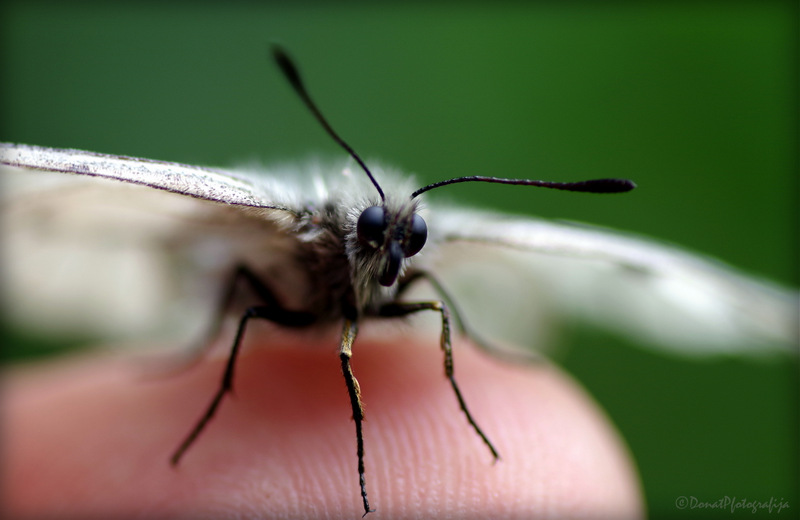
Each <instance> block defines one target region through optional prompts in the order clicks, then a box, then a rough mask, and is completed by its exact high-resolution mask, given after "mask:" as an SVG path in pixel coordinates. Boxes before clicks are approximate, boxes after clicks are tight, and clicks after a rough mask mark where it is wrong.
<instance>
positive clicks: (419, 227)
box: [403, 215, 428, 258]
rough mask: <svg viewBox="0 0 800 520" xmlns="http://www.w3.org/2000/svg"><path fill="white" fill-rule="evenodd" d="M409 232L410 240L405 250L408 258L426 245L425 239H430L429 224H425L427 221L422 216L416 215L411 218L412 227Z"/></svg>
mask: <svg viewBox="0 0 800 520" xmlns="http://www.w3.org/2000/svg"><path fill="white" fill-rule="evenodd" d="M408 233H409V235H408V241H407V242H406V246H405V249H404V251H403V252H404V253H405V256H406V258H408V257H409V256H414V255H416V254H417V253H419V251H420V249H422V246H424V245H425V241H426V240H427V239H428V226H427V224H425V221H424V220H422V217H420V216H419V215H414V218H413V219H412V220H411V229H410V230H409V232H408Z"/></svg>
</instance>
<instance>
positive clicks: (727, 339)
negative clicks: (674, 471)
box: [428, 210, 800, 355]
mask: <svg viewBox="0 0 800 520" xmlns="http://www.w3.org/2000/svg"><path fill="white" fill-rule="evenodd" d="M440 217H442V218H440V219H437V220H436V221H435V222H431V223H430V228H431V230H432V231H431V232H432V233H435V234H436V240H437V241H438V242H440V243H441V244H442V245H441V247H440V248H439V251H438V252H437V253H436V254H435V255H434V256H433V258H431V259H429V260H428V261H430V262H432V269H434V270H435V271H436V272H437V273H440V277H441V278H442V279H444V280H449V281H450V283H452V284H453V285H454V287H459V288H460V291H455V290H454V292H456V293H457V294H458V292H461V293H462V294H463V292H464V291H466V292H470V291H471V292H472V295H471V296H472V297H470V298H462V299H463V300H464V303H463V304H462V306H465V305H471V306H473V307H474V306H477V308H474V309H472V312H468V311H467V310H465V311H464V313H465V314H467V319H470V320H473V321H474V322H476V323H478V325H475V328H478V330H489V331H491V333H492V334H496V335H499V337H508V336H509V331H513V332H512V336H513V337H514V340H515V341H517V342H520V341H522V342H526V341H527V343H524V344H529V345H530V344H534V345H535V344H537V342H539V341H542V334H544V335H545V338H544V340H545V341H544V342H543V343H544V344H547V341H546V340H547V336H548V335H549V334H552V332H553V331H552V326H553V324H554V322H555V323H558V322H559V321H561V322H563V321H569V320H583V321H586V322H590V323H592V324H594V325H598V326H601V327H604V328H607V329H612V330H614V331H616V332H619V333H622V334H625V335H628V336H631V337H633V338H634V339H635V340H637V341H644V342H646V343H647V344H650V345H653V346H656V347H662V348H665V349H667V350H670V351H673V352H679V353H682V354H691V355H704V354H713V353H725V352H727V353H730V352H736V351H750V352H770V351H774V350H775V349H779V350H786V349H788V348H792V347H796V345H797V338H798V316H800V298H798V294H797V293H796V292H793V291H790V290H787V289H783V288H780V287H778V286H776V285H773V284H771V283H769V282H766V281H761V280H757V279H755V278H752V277H749V276H747V275H745V274H743V273H740V272H738V271H736V270H735V269H733V268H731V267H729V266H727V265H724V264H722V263H721V262H718V261H715V260H713V259H710V258H707V257H703V256H701V255H698V254H695V253H691V252H688V251H685V250H682V249H680V248H677V247H674V246H671V245H667V244H663V243H659V242H656V241H653V240H650V239H647V238H644V237H640V236H635V235H629V234H623V233H619V232H614V231H610V230H603V229H599V228H595V227H590V226H582V225H578V224H568V223H555V222H548V221H542V220H535V219H528V218H525V219H520V218H516V219H515V218H513V217H508V216H500V215H495V214H491V213H484V212H476V211H472V210H470V211H458V210H454V211H448V212H444V213H442V214H441V215H440ZM431 218H433V217H431ZM497 324H499V325H500V326H499V327H498V326H497ZM531 342H532V343H531Z"/></svg>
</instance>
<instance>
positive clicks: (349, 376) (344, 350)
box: [339, 319, 374, 516]
mask: <svg viewBox="0 0 800 520" xmlns="http://www.w3.org/2000/svg"><path fill="white" fill-rule="evenodd" d="M357 333H358V326H357V324H356V322H355V321H353V320H349V319H346V320H345V321H344V329H343V330H342V343H341V346H340V348H339V359H340V360H341V362H342V374H344V382H345V384H346V385H347V393H348V394H349V395H350V407H351V408H352V409H353V421H355V423H356V444H357V448H356V452H357V454H358V483H359V485H360V486H361V500H362V501H363V502H364V514H363V515H362V516H367V513H371V512H372V511H374V510H373V509H370V508H369V500H368V499H367V479H366V477H365V476H364V434H363V431H362V423H363V421H364V402H363V401H362V400H361V387H360V386H359V384H358V379H356V376H354V375H353V369H352V368H351V367H350V358H351V357H352V356H353V342H354V341H355V339H356V334H357Z"/></svg>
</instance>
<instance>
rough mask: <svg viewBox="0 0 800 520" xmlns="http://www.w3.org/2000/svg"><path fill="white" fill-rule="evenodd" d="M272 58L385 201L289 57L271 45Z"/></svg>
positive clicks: (364, 166)
mask: <svg viewBox="0 0 800 520" xmlns="http://www.w3.org/2000/svg"><path fill="white" fill-rule="evenodd" d="M272 57H273V58H275V61H276V62H277V63H278V66H279V67H280V68H281V71H283V75H284V76H286V79H287V80H289V83H291V85H292V88H294V91H295V92H297V95H298V96H300V99H302V100H303V103H305V104H306V107H308V109H309V110H310V111H311V113H312V114H314V117H316V118H317V121H319V123H320V124H321V125H322V127H323V128H324V129H325V131H326V132H328V135H330V136H331V137H332V138H333V140H334V141H336V142H337V143H339V146H341V147H342V148H344V149H345V150H346V151H347V153H349V154H350V157H352V158H353V159H355V160H356V162H357V163H358V164H359V166H361V168H362V169H363V170H364V172H365V173H366V174H367V177H369V180H370V181H372V184H373V185H374V186H375V189H376V190H378V195H380V196H381V200H386V197H385V196H384V195H383V190H382V189H381V187H380V186H379V185H378V182H377V181H376V180H375V177H373V176H372V173H371V172H370V171H369V168H367V165H366V164H364V161H362V160H361V157H359V156H358V154H357V153H356V152H355V150H353V149H352V148H351V147H350V145H349V144H347V143H346V142H345V141H344V139H342V138H341V137H339V134H337V133H336V131H334V129H333V128H332V127H331V125H330V124H329V123H328V121H327V119H325V117H324V116H323V115H322V112H320V111H319V109H318V108H317V105H316V103H314V101H313V100H312V99H311V96H309V95H308V91H307V90H306V87H305V85H304V84H303V80H302V79H301V78H300V72H299V71H298V70H297V67H296V66H295V64H294V62H293V61H292V59H291V58H289V55H288V54H286V51H284V50H283V49H282V48H281V47H280V46H278V45H272Z"/></svg>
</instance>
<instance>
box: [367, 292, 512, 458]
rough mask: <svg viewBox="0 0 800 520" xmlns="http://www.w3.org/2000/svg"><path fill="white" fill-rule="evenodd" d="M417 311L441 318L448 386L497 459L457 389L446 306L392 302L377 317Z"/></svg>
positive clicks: (496, 454)
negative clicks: (431, 312)
mask: <svg viewBox="0 0 800 520" xmlns="http://www.w3.org/2000/svg"><path fill="white" fill-rule="evenodd" d="M419 311H436V312H438V313H439V314H440V315H441V316H442V336H441V348H442V351H443V352H444V374H445V376H446V377H447V379H448V380H449V381H450V386H452V387H453V391H454V392H455V394H456V398H457V399H458V406H459V407H460V408H461V411H462V412H464V415H466V416H467V421H468V422H469V424H470V425H472V428H473V429H474V430H475V432H476V433H477V434H478V435H479V436H480V438H481V439H482V440H483V442H484V444H486V446H487V447H488V448H489V451H491V452H492V456H493V457H494V459H495V460H497V459H499V458H500V455H499V454H498V452H497V450H496V449H495V447H494V445H493V444H492V441H490V440H489V437H487V436H486V434H485V433H483V430H481V427H480V426H478V423H477V422H476V421H475V419H474V418H473V417H472V414H471V413H470V412H469V409H468V408H467V403H466V402H465V401H464V397H463V396H462V395H461V390H460V389H459V388H458V384H457V383H456V379H455V376H454V375H453V348H452V346H451V344H450V311H449V310H448V308H447V305H445V303H444V302H441V301H433V302H394V303H389V304H386V305H383V306H382V307H381V308H380V309H378V316H383V317H386V318H390V317H391V318H393V317H401V316H408V315H409V314H413V313H415V312H419Z"/></svg>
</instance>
